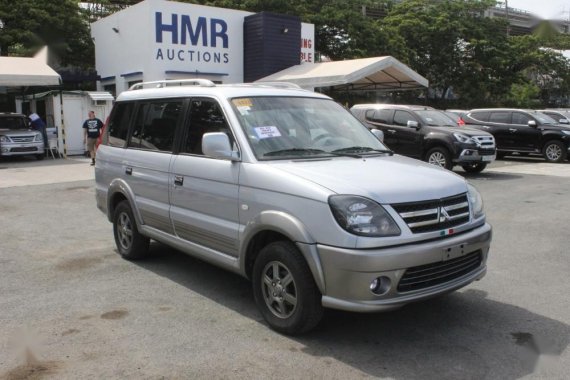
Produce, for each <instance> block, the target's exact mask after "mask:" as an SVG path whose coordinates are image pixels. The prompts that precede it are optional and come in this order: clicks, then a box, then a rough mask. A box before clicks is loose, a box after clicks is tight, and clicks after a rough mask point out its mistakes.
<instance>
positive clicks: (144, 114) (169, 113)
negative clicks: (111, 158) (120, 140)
mask: <svg viewBox="0 0 570 380" xmlns="http://www.w3.org/2000/svg"><path fill="white" fill-rule="evenodd" d="M182 107H183V103H182V101H181V100H178V101H168V102H153V103H144V104H141V105H140V106H139V108H138V111H137V115H136V118H135V126H134V128H133V134H132V136H131V141H130V143H129V146H130V147H135V148H141V149H149V150H159V151H166V152H169V151H171V150H172V144H173V142H174V133H175V131H176V124H177V123H178V120H179V119H180V117H181V116H182Z"/></svg>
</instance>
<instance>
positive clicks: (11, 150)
mask: <svg viewBox="0 0 570 380" xmlns="http://www.w3.org/2000/svg"><path fill="white" fill-rule="evenodd" d="M37 150H38V148H36V147H35V146H31V147H26V148H10V152H14V153H18V152H36V151H37Z"/></svg>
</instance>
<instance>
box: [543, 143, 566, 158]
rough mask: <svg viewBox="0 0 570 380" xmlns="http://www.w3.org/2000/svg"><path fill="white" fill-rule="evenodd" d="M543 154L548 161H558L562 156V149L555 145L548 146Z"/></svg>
mask: <svg viewBox="0 0 570 380" xmlns="http://www.w3.org/2000/svg"><path fill="white" fill-rule="evenodd" d="M545 154H546V158H548V161H558V160H559V159H560V157H561V156H562V149H560V147H559V146H558V145H557V144H550V145H548V146H547V147H546V151H545Z"/></svg>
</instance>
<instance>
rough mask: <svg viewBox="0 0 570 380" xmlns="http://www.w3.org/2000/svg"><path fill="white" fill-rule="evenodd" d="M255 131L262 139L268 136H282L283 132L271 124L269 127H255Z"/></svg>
mask: <svg viewBox="0 0 570 380" xmlns="http://www.w3.org/2000/svg"><path fill="white" fill-rule="evenodd" d="M254 129H255V133H256V134H257V137H258V138H259V139H260V140H261V139H266V138H268V137H281V133H280V132H279V129H277V127H275V126H273V125H271V126H267V127H255V128H254Z"/></svg>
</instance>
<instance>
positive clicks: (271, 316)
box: [253, 241, 323, 334]
mask: <svg viewBox="0 0 570 380" xmlns="http://www.w3.org/2000/svg"><path fill="white" fill-rule="evenodd" d="M253 295H254V297H255V302H256V304H257V307H258V308H259V310H260V312H261V314H262V315H263V318H264V319H265V320H266V321H267V323H268V324H269V326H270V327H271V328H272V329H274V330H276V331H278V332H281V333H284V334H300V333H304V332H307V331H309V330H311V329H312V328H313V327H315V326H316V325H317V324H318V323H319V321H320V320H321V318H322V315H323V307H322V305H321V293H320V292H319V289H318V288H317V285H316V284H315V281H314V279H313V275H312V273H311V271H310V269H309V267H308V265H307V263H306V261H305V259H304V258H303V255H302V254H301V252H299V250H298V249H297V247H296V246H295V245H294V244H293V243H291V242H289V241H277V242H273V243H270V244H268V245H267V246H265V247H264V248H263V249H262V250H261V252H260V253H259V256H258V257H257V259H256V260H255V264H254V266H253Z"/></svg>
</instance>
